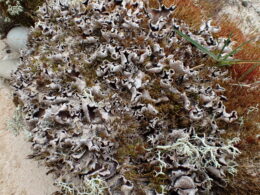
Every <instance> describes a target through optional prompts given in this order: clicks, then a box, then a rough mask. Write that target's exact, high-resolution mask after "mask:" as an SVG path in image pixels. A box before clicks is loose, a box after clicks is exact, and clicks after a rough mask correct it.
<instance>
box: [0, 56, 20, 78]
mask: <svg viewBox="0 0 260 195" xmlns="http://www.w3.org/2000/svg"><path fill="white" fill-rule="evenodd" d="M18 66H19V59H9V60H1V61H0V77H3V78H5V79H10V77H11V73H12V72H13V71H15V70H16V69H17V68H18Z"/></svg>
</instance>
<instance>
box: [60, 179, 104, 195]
mask: <svg viewBox="0 0 260 195" xmlns="http://www.w3.org/2000/svg"><path fill="white" fill-rule="evenodd" d="M55 184H56V185H57V186H59V187H60V188H61V190H62V191H63V192H64V193H65V194H68V195H103V194H105V191H106V189H107V183H106V182H105V181H104V180H103V179H102V178H101V177H99V176H97V177H85V178H84V181H83V182H82V184H81V186H80V187H76V186H74V185H73V184H71V183H66V182H63V181H56V182H55Z"/></svg>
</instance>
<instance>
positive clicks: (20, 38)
mask: <svg viewBox="0 0 260 195" xmlns="http://www.w3.org/2000/svg"><path fill="white" fill-rule="evenodd" d="M28 34H29V29H28V28H26V27H14V28H12V29H11V30H10V31H9V32H8V34H7V44H8V45H9V46H10V47H11V49H13V50H15V51H19V50H21V49H24V48H25V47H26V43H27V39H28Z"/></svg>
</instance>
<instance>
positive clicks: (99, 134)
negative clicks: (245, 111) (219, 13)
mask: <svg viewBox="0 0 260 195" xmlns="http://www.w3.org/2000/svg"><path fill="white" fill-rule="evenodd" d="M174 10H175V6H170V7H167V6H166V5H163V4H159V7H157V8H156V9H155V8H152V7H150V6H149V4H147V3H146V2H145V1H134V0H121V1H109V0H89V1H82V2H81V1H73V3H70V2H69V1H65V2H61V1H57V0H53V1H51V2H49V3H48V4H46V5H44V6H43V7H41V8H40V10H39V13H38V14H39V18H40V20H39V21H38V22H37V23H36V24H35V27H34V28H33V30H32V32H31V35H30V39H29V44H28V49H27V50H26V51H23V56H22V60H23V65H22V66H21V67H20V68H19V69H18V71H16V72H15V74H14V76H13V81H12V85H13V88H14V91H15V92H14V102H15V103H16V104H17V105H20V106H21V108H22V111H23V113H24V114H25V120H26V122H27V125H28V127H29V129H30V131H31V132H32V136H33V137H32V142H33V145H32V149H33V154H32V155H31V157H34V158H36V159H42V160H44V162H45V164H46V165H47V166H48V167H49V168H50V172H53V173H54V174H55V175H56V177H57V178H59V181H60V182H58V183H57V185H60V186H61V188H62V189H61V190H63V192H64V193H67V194H70V193H71V194H73V193H76V194H81V192H82V191H84V189H82V190H80V191H78V190H76V189H79V188H80V189H81V188H82V182H83V181H89V180H91V181H92V179H95V178H96V179H100V180H101V181H102V186H103V187H104V194H109V193H110V194H122V193H123V194H171V193H177V194H196V193H198V194H202V193H209V192H210V191H211V188H212V186H213V185H219V186H225V184H226V174H234V173H235V172H236V170H235V169H236V163H235V161H234V159H235V157H236V156H237V155H238V154H239V151H238V149H236V148H235V147H234V144H235V142H233V141H230V142H226V141H225V140H224V139H222V138H221V137H220V134H221V133H223V132H225V130H224V129H222V128H219V126H223V124H226V123H232V122H233V121H235V120H236V119H237V118H238V117H237V113H236V112H235V111H231V112H227V111H226V107H225V105H224V103H223V102H224V101H227V98H226V97H225V96H223V95H222V93H223V92H224V88H223V87H221V86H220V85H219V84H217V83H218V80H220V79H221V81H222V82H225V81H229V80H230V78H229V77H227V71H222V70H221V69H219V68H217V67H213V66H200V65H201V63H202V62H207V63H209V59H208V57H207V56H206V55H205V54H203V53H201V52H200V51H199V50H197V49H196V47H194V46H193V45H192V44H190V43H189V42H188V41H186V40H185V39H183V38H182V37H180V36H178V35H177V34H176V33H175V31H174V29H178V30H180V31H182V32H184V33H185V34H187V35H189V36H190V37H192V38H193V39H195V40H197V41H198V42H199V43H200V44H202V45H203V46H204V47H207V48H208V49H210V50H212V51H213V50H217V49H218V48H219V44H220V42H218V41H217V40H215V39H214V37H213V36H212V32H216V31H218V28H217V27H214V26H211V28H205V27H202V28H200V30H198V31H195V30H191V29H190V28H189V26H188V25H187V24H185V23H183V22H182V21H181V20H178V19H176V18H174V17H173V13H174ZM204 26H206V25H204ZM235 141H236V139H235ZM69 191H71V192H69Z"/></svg>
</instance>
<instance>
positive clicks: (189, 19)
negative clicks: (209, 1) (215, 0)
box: [162, 0, 203, 29]
mask: <svg viewBox="0 0 260 195" xmlns="http://www.w3.org/2000/svg"><path fill="white" fill-rule="evenodd" d="M162 2H163V4H164V5H166V6H167V7H169V6H171V5H176V10H175V11H174V13H173V17H174V18H177V19H180V20H183V21H184V22H185V23H187V24H188V25H189V26H190V27H192V28H194V29H198V28H199V27H200V25H201V23H202V19H203V14H202V10H201V8H200V7H199V6H197V5H195V3H194V2H193V1H192V0H163V1H162Z"/></svg>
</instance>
